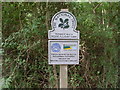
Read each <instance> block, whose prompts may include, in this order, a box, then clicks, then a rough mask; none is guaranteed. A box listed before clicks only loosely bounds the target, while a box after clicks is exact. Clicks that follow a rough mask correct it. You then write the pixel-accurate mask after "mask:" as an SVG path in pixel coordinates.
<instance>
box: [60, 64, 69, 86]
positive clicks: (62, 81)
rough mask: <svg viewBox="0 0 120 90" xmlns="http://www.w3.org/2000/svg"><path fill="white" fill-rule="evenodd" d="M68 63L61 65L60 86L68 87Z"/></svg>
mask: <svg viewBox="0 0 120 90" xmlns="http://www.w3.org/2000/svg"><path fill="white" fill-rule="evenodd" d="M67 71H68V70H67V65H60V88H67V86H68V75H67V73H68V72H67Z"/></svg>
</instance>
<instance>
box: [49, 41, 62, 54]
mask: <svg viewBox="0 0 120 90" xmlns="http://www.w3.org/2000/svg"><path fill="white" fill-rule="evenodd" d="M51 48H52V51H53V52H59V51H60V49H61V47H60V44H58V43H54V44H52V46H51Z"/></svg>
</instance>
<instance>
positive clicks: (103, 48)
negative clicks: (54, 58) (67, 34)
mask: <svg viewBox="0 0 120 90" xmlns="http://www.w3.org/2000/svg"><path fill="white" fill-rule="evenodd" d="M58 4H59V5H58ZM119 7H120V4H119V3H108V2H104V3H75V2H71V3H55V2H54V3H52V2H51V3H42V2H41V3H35V2H34V3H31V2H28V3H3V10H2V12H3V17H2V18H3V27H2V28H3V31H2V33H3V37H2V38H3V42H2V47H3V49H4V52H3V54H4V56H3V59H4V60H3V76H4V79H5V84H4V87H5V88H24V87H26V88H48V87H50V88H53V87H55V86H56V83H57V80H59V79H58V75H59V66H56V68H54V66H51V65H48V60H47V57H48V52H47V49H48V46H47V42H48V37H47V33H48V30H49V29H50V28H51V26H50V21H51V18H52V16H53V15H54V14H55V13H56V12H58V11H60V9H62V8H68V9H69V11H70V12H72V13H73V14H74V15H75V16H76V19H77V30H79V31H80V34H81V35H80V38H81V40H80V57H82V59H80V64H79V65H71V66H68V69H69V70H68V77H69V78H68V87H70V88H94V87H98V88H116V87H118V85H117V81H118V63H119V62H118V57H119V55H118V53H119V50H120V46H119V43H118V42H119V41H120V39H119V38H120V22H119V21H120V16H119V13H120V11H119ZM60 22H61V23H60V24H59V27H61V28H63V29H64V28H68V27H69V21H68V19H65V20H62V19H60ZM55 71H56V73H55ZM55 74H56V75H55ZM55 77H56V78H57V80H56V78H55Z"/></svg>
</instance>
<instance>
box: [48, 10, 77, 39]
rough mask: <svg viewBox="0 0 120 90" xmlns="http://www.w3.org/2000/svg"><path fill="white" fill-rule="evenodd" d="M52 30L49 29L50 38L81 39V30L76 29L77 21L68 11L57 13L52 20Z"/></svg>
mask: <svg viewBox="0 0 120 90" xmlns="http://www.w3.org/2000/svg"><path fill="white" fill-rule="evenodd" d="M51 26H52V30H49V31H48V38H49V39H79V31H77V30H75V29H76V26H77V21H76V18H75V16H74V15H73V14H72V13H70V12H68V11H60V12H58V13H56V14H55V15H54V16H53V18H52V21H51Z"/></svg>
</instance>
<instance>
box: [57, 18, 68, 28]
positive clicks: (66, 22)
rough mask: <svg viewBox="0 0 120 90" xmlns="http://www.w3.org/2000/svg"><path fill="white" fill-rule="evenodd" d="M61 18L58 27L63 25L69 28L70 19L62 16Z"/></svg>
mask: <svg viewBox="0 0 120 90" xmlns="http://www.w3.org/2000/svg"><path fill="white" fill-rule="evenodd" d="M59 20H60V22H61V23H60V24H59V25H58V27H61V28H63V29H66V28H69V25H68V21H69V19H65V20H63V19H62V18H60V19H59Z"/></svg>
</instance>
